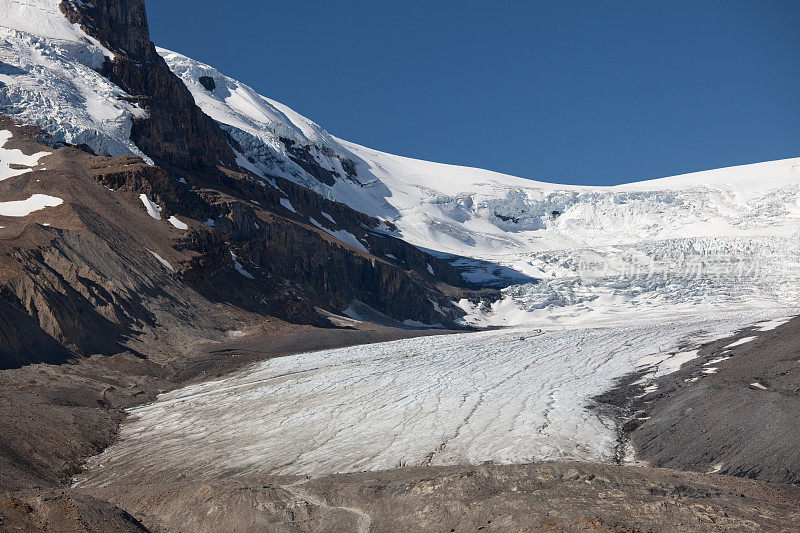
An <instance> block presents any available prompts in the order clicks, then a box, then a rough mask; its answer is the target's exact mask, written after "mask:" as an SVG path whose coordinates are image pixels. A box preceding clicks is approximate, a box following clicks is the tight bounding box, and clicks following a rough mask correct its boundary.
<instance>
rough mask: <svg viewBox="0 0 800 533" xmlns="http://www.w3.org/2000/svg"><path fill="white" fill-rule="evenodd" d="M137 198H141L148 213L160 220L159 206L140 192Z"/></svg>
mask: <svg viewBox="0 0 800 533" xmlns="http://www.w3.org/2000/svg"><path fill="white" fill-rule="evenodd" d="M139 200H141V201H142V204H144V208H145V209H146V210H147V214H148V215H150V216H151V217H153V218H154V219H156V220H161V208H160V207H159V206H157V205H156V204H155V203H153V201H152V200H150V198H148V197H147V195H146V194H140V195H139Z"/></svg>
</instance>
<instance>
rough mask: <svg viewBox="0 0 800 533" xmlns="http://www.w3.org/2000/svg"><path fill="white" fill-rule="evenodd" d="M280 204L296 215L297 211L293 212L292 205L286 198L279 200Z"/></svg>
mask: <svg viewBox="0 0 800 533" xmlns="http://www.w3.org/2000/svg"><path fill="white" fill-rule="evenodd" d="M280 202H281V205H282V206H283V207H285V208H286V209H288V210H289V211H291V212H292V213H297V211H296V210H295V208H294V206H293V205H292V202H290V201H289V199H288V198H281V199H280Z"/></svg>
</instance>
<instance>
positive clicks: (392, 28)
mask: <svg viewBox="0 0 800 533" xmlns="http://www.w3.org/2000/svg"><path fill="white" fill-rule="evenodd" d="M147 9H148V12H149V17H150V28H151V34H152V39H153V40H154V42H156V43H157V44H158V45H160V46H164V47H166V48H170V49H172V50H175V51H178V52H181V53H184V54H186V55H188V56H190V57H193V58H195V59H198V60H200V61H203V62H206V63H209V64H211V65H213V66H214V67H216V68H217V69H218V70H220V71H221V72H223V73H225V74H227V75H229V76H233V77H235V78H237V79H239V80H240V81H242V82H244V83H247V84H248V85H251V86H252V87H254V88H255V89H257V90H258V91H259V92H261V93H262V94H264V95H266V96H268V97H270V98H273V99H275V100H278V101H280V102H283V103H285V104H287V105H289V106H290V107H292V108H293V109H295V110H296V111H298V112H299V113H302V114H304V115H306V116H307V117H309V118H311V119H312V120H314V121H315V122H317V123H319V124H320V125H321V126H323V127H324V128H326V129H327V130H328V131H330V132H331V133H333V134H334V135H337V136H339V137H342V138H344V139H348V140H351V141H354V142H357V143H360V144H363V145H366V146H369V147H372V148H376V149H379V150H384V151H387V152H391V153H395V154H399V155H407V156H411V157H418V158H422V159H429V160H433V161H439V162H443V163H456V164H463V165H470V166H477V167H482V168H488V169H491V170H497V171H501V172H507V173H509V174H514V175H517V176H522V177H526V178H534V179H543V180H546V181H558V182H563V183H580V184H615V183H621V182H626V181H633V180H636V179H645V178H654V177H662V176H668V175H673V174H679V173H684V172H691V171H696V170H705V169H710V168H718V167H723V166H730V165H736V164H745V163H754V162H758V161H765V160H772V159H781V158H786V157H798V156H800V31H799V29H800V0H750V1H744V0H685V1H684V0H669V1H662V0H630V1H622V0H603V1H600V0H575V1H561V0H552V1H546V2H544V1H528V2H524V1H520V2H517V1H505V2H502V1H501V2H486V1H472V0H459V1H449V0H448V1H435V0H434V1H427V2H418V1H393V0H380V1H370V2H368V1H354V0H337V1H310V0H282V1H280V2H272V1H268V2H262V1H249V0H242V1H230V2H219V1H211V0H191V1H190V0H171V1H168V2H164V1H152V0H151V1H149V2H148V3H147Z"/></svg>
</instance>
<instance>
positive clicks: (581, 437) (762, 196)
mask: <svg viewBox="0 0 800 533" xmlns="http://www.w3.org/2000/svg"><path fill="white" fill-rule="evenodd" d="M157 51H158V53H159V54H160V55H161V56H162V57H163V59H164V60H165V61H166V62H167V64H168V65H169V67H170V69H171V70H172V71H173V72H174V73H175V74H176V75H177V76H178V77H179V78H180V79H181V80H183V82H184V84H185V85H186V87H187V88H188V89H189V90H190V92H191V93H192V95H193V97H194V99H195V101H196V103H197V104H198V105H199V106H200V108H201V109H202V110H203V111H204V112H205V113H207V114H208V115H209V116H211V117H212V118H213V119H214V120H216V121H217V123H218V124H219V125H220V126H221V127H222V128H223V129H224V130H226V131H227V132H228V133H229V134H230V135H231V137H232V138H233V139H234V140H235V141H236V142H237V143H238V149H240V152H239V153H238V163H239V165H240V166H242V167H243V168H244V169H246V170H247V171H249V172H250V173H252V174H253V175H254V176H256V177H260V178H261V179H263V180H264V181H265V182H266V183H268V184H269V185H270V186H273V187H276V188H277V187H278V185H277V184H276V182H275V181H274V179H273V176H280V177H283V178H286V179H289V180H291V181H293V182H296V183H298V184H300V185H303V186H305V187H308V188H310V189H313V190H315V191H316V192H318V193H319V194H321V195H323V196H325V197H326V198H329V199H332V200H336V201H339V202H342V203H345V204H347V205H349V206H350V207H352V208H354V209H356V210H358V211H361V212H364V213H366V214H369V215H372V216H374V217H377V218H379V219H381V220H384V221H385V222H386V223H387V225H386V231H387V232H390V233H393V234H394V235H396V236H397V237H400V238H402V239H404V240H406V241H408V242H410V243H411V244H414V245H416V246H418V247H420V248H422V249H425V250H426V251H429V252H432V253H435V254H438V255H440V256H441V257H444V258H446V259H448V260H450V261H451V262H452V263H453V264H454V265H456V266H457V267H458V268H459V269H460V270H461V271H462V275H463V276H464V277H465V279H467V280H469V281H472V282H474V283H476V284H482V285H489V286H496V287H502V298H501V299H499V300H497V301H495V302H492V303H490V304H487V303H481V302H475V301H469V300H462V301H459V302H457V304H458V305H459V306H460V307H461V308H462V309H463V310H464V313H465V316H464V317H463V319H462V321H463V323H464V324H466V325H473V326H505V329H501V330H495V331H483V332H479V333H469V334H460V335H448V336H436V337H421V338H416V339H408V340H403V341H395V342H393V343H383V344H375V345H367V346H359V347H355V348H347V349H343V350H327V351H322V352H316V353H311V354H300V355H295V356H291V357H285V358H280V359H274V360H271V361H267V362H264V363H260V364H258V365H255V366H253V367H251V368H248V369H246V370H244V371H242V372H239V373H237V374H234V375H232V376H227V377H225V378H224V379H220V380H216V381H211V382H207V383H203V384H198V385H192V386H189V387H186V388H184V389H181V390H179V391H173V392H170V393H167V394H164V395H161V396H160V397H159V399H158V401H157V402H155V403H154V404H151V405H147V406H143V407H140V408H137V409H134V410H131V411H130V416H129V418H128V419H127V421H126V423H125V424H124V425H123V426H122V430H121V438H120V440H119V441H118V442H117V443H116V444H114V445H113V446H111V447H110V448H108V449H107V450H106V451H105V452H104V453H103V454H102V455H101V456H99V457H97V458H95V459H93V460H92V461H91V462H90V466H91V468H90V471H89V474H88V475H89V476H97V475H108V476H111V477H113V476H118V475H129V474H130V470H131V468H132V467H133V466H132V465H136V468H137V469H138V468H140V467H141V470H140V471H139V474H142V475H146V474H147V473H148V472H154V471H156V470H158V471H161V472H163V471H169V472H173V473H174V474H175V475H176V476H177V475H195V476H197V477H198V478H200V477H202V476H203V475H206V476H208V475H212V474H213V475H230V476H237V475H245V474H248V473H253V472H264V473H266V472H268V473H282V474H307V475H319V474H325V473H333V472H348V471H358V470H375V469H383V468H392V467H396V466H405V465H424V464H434V465H437V464H452V463H460V462H470V463H480V462H483V461H495V462H526V461H533V460H540V459H554V458H574V459H586V460H611V459H612V458H613V455H614V446H615V445H616V427H615V421H613V420H609V419H605V418H603V417H602V416H601V415H599V414H598V413H597V412H596V411H593V410H592V409H590V406H591V403H592V397H593V396H595V395H597V394H599V393H601V392H603V391H605V390H607V389H608V388H609V387H611V386H612V385H613V384H614V382H615V380H616V379H617V378H618V377H620V376H623V375H626V374H628V373H629V372H632V371H637V370H642V369H644V370H645V371H646V372H647V375H646V376H645V378H644V379H645V380H649V379H652V378H653V377H655V376H657V375H662V374H664V373H667V372H671V371H674V370H675V369H676V368H677V367H678V366H679V365H680V363H681V362H683V361H686V360H688V359H690V358H691V357H694V355H696V351H695V350H696V349H697V347H698V346H699V345H700V344H702V343H703V342H705V341H708V340H711V339H714V338H718V337H723V336H727V335H729V334H731V333H734V332H735V331H737V330H739V329H740V328H742V327H744V326H747V325H750V324H754V323H756V324H760V325H761V326H760V327H762V328H766V327H769V325H770V324H774V323H778V322H780V321H781V320H783V319H784V318H785V317H786V316H790V315H793V314H797V312H798V307H800V305H798V302H800V158H795V159H786V160H781V161H771V162H765V163H756V164H752V165H744V166H739V167H732V168H725V169H718V170H711V171H704V172H697V173H692V174H686V175H683V176H674V177H668V178H661V179H656V180H648V181H639V182H633V183H627V184H623V185H617V186H609V187H585V186H572V185H559V184H555V183H549V182H546V181H533V180H528V179H523V178H519V177H514V176H509V175H505V174H501V173H497V172H492V171H488V170H482V169H477V168H469V167H462V166H456V165H444V164H439V163H433V162H428V161H420V160H416V159H411V158H407V157H402V156H397V155H392V154H387V153H384V152H380V151H377V150H373V149H370V148H366V147H363V146H360V145H357V144H354V143H351V142H348V141H345V140H343V139H339V138H337V137H335V136H334V135H332V134H330V133H329V132H327V131H326V130H325V129H323V128H322V127H321V126H319V125H317V124H316V123H314V122H313V121H311V120H309V119H307V118H306V117H303V116H302V115H300V114H299V113H297V112H295V111H293V110H292V109H290V108H289V107H287V106H285V105H283V104H281V103H279V102H276V101H274V100H271V99H269V98H267V97H265V96H262V95H260V94H259V93H258V92H257V91H256V90H254V89H253V88H251V87H248V86H247V85H245V84H243V83H241V82H239V81H237V80H235V79H233V78H230V77H227V76H225V75H224V74H222V73H221V72H219V71H218V70H217V69H215V68H213V67H211V66H209V65H206V64H203V63H201V62H198V61H195V60H193V59H191V58H188V57H186V56H184V55H181V54H179V53H177V52H173V51H169V50H166V49H163V48H158V49H157ZM113 60H114V51H111V50H108V49H106V48H105V47H104V46H103V45H102V44H101V43H99V42H97V41H96V40H94V39H92V38H91V37H90V36H88V35H86V34H85V33H84V32H83V31H82V30H81V29H80V28H79V27H77V26H75V25H72V24H69V23H68V22H67V21H66V20H65V19H64V17H63V16H62V15H61V13H60V11H59V9H58V0H24V1H23V0H6V1H4V2H0V112H3V113H5V114H8V115H10V116H12V117H13V118H15V119H16V120H18V121H20V122H23V123H30V124H35V125H37V126H39V127H41V128H42V129H43V130H45V131H46V132H48V133H49V134H50V135H52V136H53V138H54V139H55V140H56V141H63V142H68V143H72V144H85V145H87V146H89V147H90V148H91V149H92V150H93V151H94V152H95V153H97V154H103V155H137V156H139V157H142V158H143V159H144V160H145V161H147V162H148V163H151V161H150V160H149V159H148V158H147V156H146V155H145V154H143V153H142V152H141V151H140V150H139V148H138V147H136V145H135V144H134V143H133V142H132V141H131V140H130V128H131V125H132V123H133V121H134V120H136V119H138V118H141V117H144V116H145V114H146V111H145V110H142V109H140V108H139V107H137V106H136V105H135V104H133V103H131V96H130V95H128V94H126V93H125V92H124V91H122V90H121V89H120V88H119V87H117V86H115V85H114V84H113V83H111V82H110V81H109V80H107V79H106V78H104V77H103V76H102V75H100V74H99V73H98V72H97V70H96V69H97V68H98V67H99V66H100V65H101V64H102V63H103V62H105V61H113ZM201 76H208V77H211V78H212V79H213V80H214V82H215V83H214V86H213V88H211V89H209V88H208V87H207V86H206V85H204V84H203V83H201V82H200V77H201ZM309 165H312V166H313V167H314V169H316V171H315V172H312V171H311V170H309V168H310V167H309ZM9 170H10V168H9V169H7V170H6V171H5V173H6V174H7V173H8V172H9ZM145 200H147V199H146V198H145V199H143V202H145ZM147 202H149V200H147ZM147 202H145V205H146V206H147ZM289 206H291V204H289ZM288 208H289V207H288V206H287V209H288ZM323 215H324V214H323ZM153 216H155V215H153ZM159 216H160V215H159ZM325 218H326V220H327V219H330V218H331V217H330V216H329V215H325ZM308 222H309V224H313V225H314V226H317V227H321V228H323V229H324V230H325V231H328V232H330V233H331V234H333V235H335V236H336V237H337V238H339V239H341V240H345V241H347V242H350V244H352V245H353V246H356V247H359V248H360V249H362V250H363V251H365V252H369V250H367V249H366V248H365V247H364V246H363V244H361V243H360V242H359V241H357V240H356V239H355V237H354V236H352V235H350V234H344V233H336V232H335V231H333V230H328V229H326V228H325V225H324V224H325V221H324V220H313V219H309V221H308ZM173 224H175V223H174V222H173ZM206 224H208V225H213V221H211V220H209V221H207V222H206ZM175 225H176V227H180V226H179V225H177V224H175ZM390 227H392V228H396V229H393V230H389V229H388V228H390ZM153 255H155V254H153ZM386 257H387V259H388V260H394V259H395V258H393V257H391V256H388V255H387V256H386ZM155 259H157V260H160V258H159V257H158V256H156V257H155ZM233 259H234V261H236V258H235V257H234V258H233ZM160 262H161V261H160ZM164 263H166V262H162V264H164ZM236 265H237V270H239V272H240V273H241V274H242V275H243V276H245V277H247V276H249V274H248V273H247V272H246V271H245V270H244V269H243V267H242V266H241V265H239V264H238V262H237V263H236ZM164 266H165V268H168V269H171V266H169V265H168V264H164ZM431 274H432V275H433V276H435V275H436V273H435V271H434V270H433V269H431ZM351 306H352V304H351ZM348 309H349V308H348ZM339 311H340V312H342V313H346V311H347V310H346V309H343V310H339ZM698 379H702V377H699V378H698ZM211 466H213V469H211V470H209V467H211ZM105 472H109V474H104V473H105Z"/></svg>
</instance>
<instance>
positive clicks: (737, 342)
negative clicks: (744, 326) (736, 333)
mask: <svg viewBox="0 0 800 533" xmlns="http://www.w3.org/2000/svg"><path fill="white" fill-rule="evenodd" d="M757 338H758V337H744V338H743V339H739V340H738V341H735V342H732V343H730V344H729V345H727V346H725V348H733V347H734V346H741V345H742V344H746V343H748V342H750V341H752V340H754V339H757Z"/></svg>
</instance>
